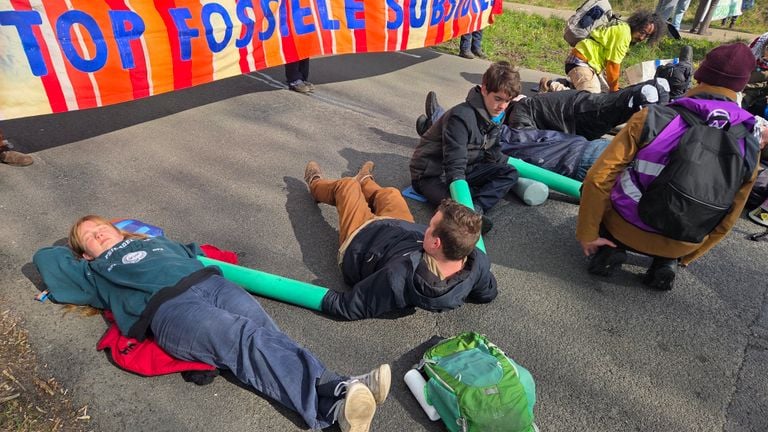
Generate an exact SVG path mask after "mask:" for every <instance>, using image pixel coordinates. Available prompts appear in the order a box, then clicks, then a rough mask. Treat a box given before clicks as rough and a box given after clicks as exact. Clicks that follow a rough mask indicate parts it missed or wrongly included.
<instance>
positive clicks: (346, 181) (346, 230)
mask: <svg viewBox="0 0 768 432" xmlns="http://www.w3.org/2000/svg"><path fill="white" fill-rule="evenodd" d="M309 191H310V193H311V194H312V197H313V198H314V199H315V201H318V202H321V203H325V204H328V205H332V206H336V210H337V211H338V212H339V244H340V245H341V244H344V241H345V240H347V238H348V237H349V236H350V235H351V234H352V233H354V232H355V230H357V229H358V228H360V227H361V226H362V225H363V224H364V223H366V222H368V221H369V220H371V219H373V218H375V217H390V218H394V219H402V220H405V221H408V222H413V215H411V211H410V210H408V204H406V203H405V199H403V196H402V195H401V194H400V191H399V190H397V189H395V188H393V187H385V188H383V187H381V186H379V185H378V184H377V183H376V182H375V181H374V180H373V179H372V178H370V177H368V178H366V179H365V180H363V182H362V183H358V182H357V180H356V179H355V178H353V177H345V178H342V179H338V180H327V179H320V180H316V181H314V182H313V183H312V185H311V186H310V187H309Z"/></svg>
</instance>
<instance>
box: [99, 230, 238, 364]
mask: <svg viewBox="0 0 768 432" xmlns="http://www.w3.org/2000/svg"><path fill="white" fill-rule="evenodd" d="M200 249H202V250H203V253H204V254H205V256H206V257H208V258H213V259H217V260H219V261H224V262H228V263H230V264H237V254H235V253H234V252H232V251H226V250H221V249H219V248H217V247H215V246H211V245H202V246H200ZM104 318H105V319H106V320H107V322H108V323H110V326H109V328H108V329H107V332H106V333H104V336H102V337H101V340H99V343H98V345H96V349H97V350H98V351H102V350H104V349H109V352H110V354H111V355H112V360H113V361H114V362H115V364H116V365H117V366H119V367H120V368H122V369H125V370H127V371H129V372H133V373H135V374H138V375H142V376H155V375H165V374H170V373H175V372H185V371H212V370H215V369H216V368H215V367H213V366H211V365H208V364H205V363H200V362H191V361H185V360H179V359H176V358H173V357H171V356H170V355H169V354H168V353H167V352H165V350H163V349H162V348H160V346H159V345H157V344H156V343H155V341H154V339H152V337H148V338H146V339H144V340H143V341H138V340H136V339H133V338H129V337H126V336H123V334H122V333H120V329H118V328H117V324H115V320H114V317H113V316H112V312H111V311H108V310H105V311H104Z"/></svg>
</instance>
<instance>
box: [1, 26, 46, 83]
mask: <svg viewBox="0 0 768 432" xmlns="http://www.w3.org/2000/svg"><path fill="white" fill-rule="evenodd" d="M42 23H43V19H42V17H41V16H40V13H39V12H37V11H2V12H0V25H10V26H14V27H16V31H17V32H18V33H19V39H21V46H22V47H23V48H24V53H25V54H26V55H27V61H28V62H29V67H30V69H32V75H34V76H44V75H48V68H47V67H46V66H45V59H44V58H43V54H42V53H41V52H40V45H38V44H37V39H35V33H34V32H32V26H35V25H40V24H42Z"/></svg>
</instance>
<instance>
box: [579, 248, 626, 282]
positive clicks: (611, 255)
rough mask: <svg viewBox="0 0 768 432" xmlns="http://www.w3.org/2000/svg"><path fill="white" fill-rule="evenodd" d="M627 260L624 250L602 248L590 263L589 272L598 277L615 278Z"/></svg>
mask: <svg viewBox="0 0 768 432" xmlns="http://www.w3.org/2000/svg"><path fill="white" fill-rule="evenodd" d="M626 260H627V252H626V251H625V250H624V249H620V248H614V247H610V246H600V248H599V249H598V250H597V253H595V254H594V255H593V256H592V259H591V260H590V261H589V265H588V266H587V271H588V272H589V273H590V274H593V275H597V276H613V274H614V273H615V272H616V270H618V269H620V268H621V265H622V264H624V262H625V261H626Z"/></svg>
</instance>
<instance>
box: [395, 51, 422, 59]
mask: <svg viewBox="0 0 768 432" xmlns="http://www.w3.org/2000/svg"><path fill="white" fill-rule="evenodd" d="M395 52H396V53H398V54H402V55H404V56H408V57H413V58H421V56H420V55H416V54H411V53H409V52H405V51H395Z"/></svg>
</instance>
